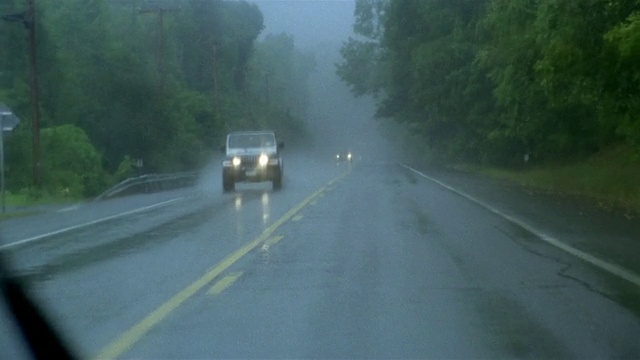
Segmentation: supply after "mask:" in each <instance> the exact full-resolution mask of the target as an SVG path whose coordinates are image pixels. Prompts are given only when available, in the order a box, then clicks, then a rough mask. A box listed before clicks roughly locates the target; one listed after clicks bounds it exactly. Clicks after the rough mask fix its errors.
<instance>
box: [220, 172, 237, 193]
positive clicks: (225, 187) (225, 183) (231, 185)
mask: <svg viewBox="0 0 640 360" xmlns="http://www.w3.org/2000/svg"><path fill="white" fill-rule="evenodd" d="M235 189H236V184H235V182H234V181H233V179H230V178H227V177H225V176H223V177H222V191H223V192H231V191H234V190H235Z"/></svg>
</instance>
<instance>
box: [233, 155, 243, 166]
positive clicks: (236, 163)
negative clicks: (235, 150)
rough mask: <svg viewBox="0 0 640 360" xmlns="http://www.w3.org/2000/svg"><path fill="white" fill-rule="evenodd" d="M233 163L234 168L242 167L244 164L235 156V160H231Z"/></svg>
mask: <svg viewBox="0 0 640 360" xmlns="http://www.w3.org/2000/svg"><path fill="white" fill-rule="evenodd" d="M231 163H232V164H233V166H240V163H242V160H240V157H239V156H234V157H233V160H231Z"/></svg>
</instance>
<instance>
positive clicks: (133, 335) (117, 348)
mask: <svg viewBox="0 0 640 360" xmlns="http://www.w3.org/2000/svg"><path fill="white" fill-rule="evenodd" d="M348 173H349V170H347V171H346V172H344V173H343V174H341V175H340V176H338V177H337V178H335V179H333V180H331V181H330V182H329V183H327V184H326V185H325V186H323V187H322V188H320V189H319V190H317V191H316V192H314V193H313V194H311V195H309V196H308V197H307V198H306V199H304V200H302V202H300V203H299V204H298V205H296V206H295V207H293V208H292V209H291V210H289V211H288V212H287V213H286V214H284V215H283V216H282V217H281V218H280V219H278V220H277V221H276V222H274V223H273V224H272V225H271V226H269V227H268V228H267V229H265V230H264V231H263V232H262V234H260V235H259V236H258V237H257V238H255V239H254V240H252V241H251V242H249V243H247V244H246V245H244V246H243V247H241V248H240V249H238V250H236V251H234V252H233V253H232V254H231V255H229V256H227V257H226V258H225V259H224V260H222V261H221V262H219V263H218V264H217V265H215V266H214V267H213V268H211V269H210V270H209V271H207V272H206V273H205V274H204V275H203V276H202V277H200V278H199V279H198V280H196V281H195V282H193V283H192V284H191V285H189V286H187V287H186V288H184V289H183V290H181V291H180V292H178V293H177V294H176V295H174V296H172V297H171V298H170V299H169V300H167V301H166V302H165V303H164V304H162V305H160V306H159V307H158V308H156V309H155V310H154V311H152V312H151V313H150V314H149V315H147V317H145V318H144V319H142V321H140V322H139V323H137V324H136V325H135V326H133V327H132V328H131V329H129V330H127V331H126V332H124V333H122V334H121V335H120V336H118V337H117V338H116V339H115V340H114V341H113V342H112V343H111V344H109V345H107V346H106V347H105V348H103V349H102V350H101V351H100V352H99V353H98V354H97V355H96V358H97V359H114V358H117V357H119V356H122V355H123V354H124V353H125V352H127V351H129V350H130V349H131V347H132V346H133V345H134V344H135V343H136V342H138V341H139V340H140V339H141V338H142V337H143V336H144V335H145V334H146V333H147V332H149V330H151V329H152V328H153V327H154V326H156V325H157V324H159V323H160V322H161V321H162V320H164V319H165V318H166V317H167V316H168V315H169V314H170V313H171V312H172V311H173V310H175V309H176V308H178V307H179V306H180V305H181V304H182V303H184V302H185V301H186V300H188V299H189V298H190V297H192V296H193V295H195V294H196V293H197V292H199V291H200V290H201V289H202V288H204V287H205V286H207V284H209V283H211V282H212V281H213V280H214V279H216V278H217V277H218V276H219V275H220V274H222V273H223V272H224V271H226V270H227V269H228V268H229V267H230V266H231V265H233V264H234V263H235V262H236V261H238V260H239V259H241V258H242V257H243V256H245V255H246V254H248V253H249V252H250V251H252V250H253V249H255V248H256V247H257V246H258V245H260V244H261V243H263V242H264V241H266V240H267V239H269V238H270V237H271V235H272V234H273V233H274V232H275V231H276V230H277V229H278V228H279V227H280V226H282V224H284V223H285V222H287V221H288V220H289V219H291V218H292V217H293V216H294V215H296V214H297V213H298V212H300V210H302V208H304V207H305V206H307V205H308V204H309V203H310V202H312V201H314V200H316V199H317V198H318V197H319V196H320V195H321V194H322V193H323V192H324V191H325V190H327V188H329V187H330V186H331V185H333V184H334V183H335V182H336V181H338V180H340V179H342V178H343V177H345V176H346V175H347V174H348Z"/></svg>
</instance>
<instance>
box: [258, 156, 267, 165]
mask: <svg viewBox="0 0 640 360" xmlns="http://www.w3.org/2000/svg"><path fill="white" fill-rule="evenodd" d="M268 163H269V157H268V156H267V155H265V154H262V155H260V157H259V158H258V164H259V165H260V166H266V165H267V164H268Z"/></svg>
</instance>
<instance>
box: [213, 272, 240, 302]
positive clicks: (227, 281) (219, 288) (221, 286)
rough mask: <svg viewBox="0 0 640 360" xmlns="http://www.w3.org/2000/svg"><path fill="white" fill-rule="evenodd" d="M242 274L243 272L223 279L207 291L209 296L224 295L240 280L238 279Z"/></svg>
mask: <svg viewBox="0 0 640 360" xmlns="http://www.w3.org/2000/svg"><path fill="white" fill-rule="evenodd" d="M242 274H243V272H242V271H238V272H234V273H231V274H229V275H227V276H225V277H223V278H222V279H220V281H218V282H217V283H215V284H214V285H213V286H212V287H211V288H210V289H209V291H207V295H213V296H215V295H220V293H222V292H223V291H224V290H225V289H226V288H228V287H229V286H231V285H232V284H233V283H234V282H236V280H238V278H239V277H240V276H242Z"/></svg>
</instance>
